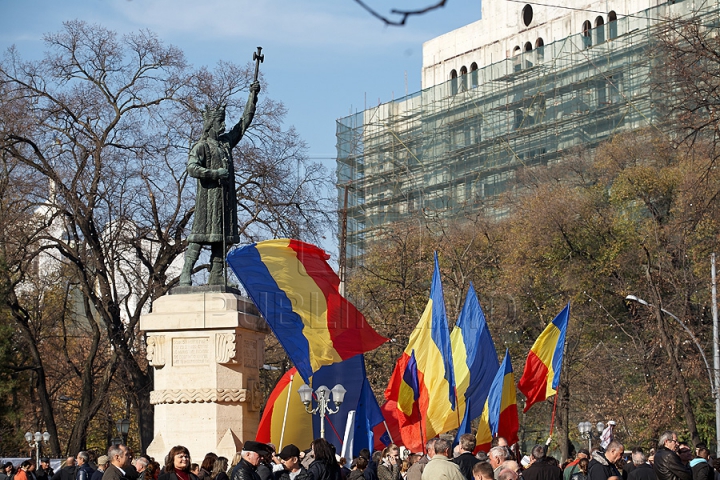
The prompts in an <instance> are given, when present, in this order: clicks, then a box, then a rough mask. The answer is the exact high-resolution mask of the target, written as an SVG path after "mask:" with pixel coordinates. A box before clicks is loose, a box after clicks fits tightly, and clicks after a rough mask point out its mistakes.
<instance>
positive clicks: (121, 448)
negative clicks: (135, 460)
mask: <svg viewBox="0 0 720 480" xmlns="http://www.w3.org/2000/svg"><path fill="white" fill-rule="evenodd" d="M107 456H108V459H109V461H110V465H108V466H107V468H106V469H105V473H103V476H102V480H126V478H127V477H126V476H125V470H126V469H127V467H128V465H130V457H128V450H127V447H126V446H125V445H111V446H110V448H108V453H107Z"/></svg>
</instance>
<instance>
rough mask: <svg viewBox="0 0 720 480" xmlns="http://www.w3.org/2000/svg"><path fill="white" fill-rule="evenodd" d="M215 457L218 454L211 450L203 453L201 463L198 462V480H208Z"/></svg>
mask: <svg viewBox="0 0 720 480" xmlns="http://www.w3.org/2000/svg"><path fill="white" fill-rule="evenodd" d="M217 458H218V456H217V455H215V454H214V453H212V452H210V453H208V454H207V455H205V458H204V459H203V461H202V464H200V473H199V474H198V480H210V478H211V476H212V475H211V473H210V472H212V471H213V468H214V467H215V462H216V461H217Z"/></svg>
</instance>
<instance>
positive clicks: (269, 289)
mask: <svg viewBox="0 0 720 480" xmlns="http://www.w3.org/2000/svg"><path fill="white" fill-rule="evenodd" d="M329 258H330V256H329V255H328V254H327V253H325V251H323V250H322V249H320V248H318V247H316V246H314V245H310V244H309V243H304V242H300V241H298V240H288V239H280V240H267V241H265V242H259V243H253V244H251V245H246V246H244V247H241V248H238V249H235V250H233V251H232V252H230V253H229V254H228V256H227V262H228V265H230V268H231V269H232V271H233V272H234V273H235V276H237V278H238V279H239V280H240V282H242V284H243V286H244V287H245V290H246V291H247V293H248V295H249V296H250V298H252V300H253V302H255V305H256V306H257V307H258V309H259V310H260V313H262V315H263V317H265V320H266V321H267V322H268V324H269V325H270V328H271V329H272V330H273V332H274V333H275V336H276V337H277V338H278V340H279V341H280V343H281V344H282V346H283V348H284V349H285V351H286V352H287V354H288V356H289V357H290V359H291V360H292V362H293V363H294V364H295V366H296V367H297V369H298V372H299V373H300V375H301V376H302V377H303V379H305V381H306V382H307V381H309V379H310V377H311V376H312V374H313V373H314V372H316V371H317V370H318V369H319V368H320V367H322V366H323V365H331V364H333V363H337V362H341V361H343V360H346V359H348V358H351V357H353V356H355V355H358V354H361V353H365V352H368V351H370V350H373V349H375V348H377V347H378V346H380V345H382V344H383V343H385V342H386V341H387V338H385V337H383V336H381V335H379V334H378V333H377V332H376V331H375V330H373V328H372V327H371V326H370V325H368V323H367V322H366V321H365V317H363V315H362V314H361V313H360V312H359V311H358V310H357V309H356V308H355V306H354V305H353V304H352V303H350V302H348V301H347V300H346V299H345V298H344V297H343V296H342V295H341V294H340V292H339V290H338V287H339V285H340V278H339V277H338V276H337V275H336V274H335V272H334V271H333V270H332V268H330V265H328V263H327V260H328V259H329Z"/></svg>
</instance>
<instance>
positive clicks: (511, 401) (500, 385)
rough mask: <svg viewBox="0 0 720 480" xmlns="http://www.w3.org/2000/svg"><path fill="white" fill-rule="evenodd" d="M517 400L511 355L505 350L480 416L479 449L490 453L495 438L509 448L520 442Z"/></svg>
mask: <svg viewBox="0 0 720 480" xmlns="http://www.w3.org/2000/svg"><path fill="white" fill-rule="evenodd" d="M519 429H520V422H519V421H518V411H517V398H516V395H515V378H514V376H513V369H512V363H511V362H510V352H509V351H508V350H505V358H504V359H503V362H502V364H501V365H500V368H499V369H498V370H497V373H496V374H495V378H494V379H493V381H492V386H491V387H490V392H489V393H488V397H487V400H486V401H485V407H484V408H483V411H482V415H480V423H478V431H477V436H476V447H475V448H476V449H477V450H482V451H484V452H488V451H490V446H491V445H492V439H493V437H498V436H500V437H503V438H505V439H506V440H507V442H508V445H512V444H514V443H515V442H517V441H518V435H517V433H518V430H519Z"/></svg>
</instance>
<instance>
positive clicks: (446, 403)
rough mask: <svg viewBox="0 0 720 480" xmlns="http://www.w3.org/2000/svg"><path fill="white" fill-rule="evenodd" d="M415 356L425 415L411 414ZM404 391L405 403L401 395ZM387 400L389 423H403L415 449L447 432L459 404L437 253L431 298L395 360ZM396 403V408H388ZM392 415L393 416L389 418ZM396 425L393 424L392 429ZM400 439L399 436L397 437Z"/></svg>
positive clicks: (408, 444)
mask: <svg viewBox="0 0 720 480" xmlns="http://www.w3.org/2000/svg"><path fill="white" fill-rule="evenodd" d="M413 353H414V358H415V361H416V363H417V382H418V388H419V391H420V395H419V397H418V401H417V403H418V408H419V411H420V412H421V415H420V417H421V419H420V420H419V421H418V419H417V418H416V417H415V416H414V415H408V413H409V412H410V410H409V409H408V403H406V402H407V401H408V399H411V398H412V397H411V396H408V393H409V392H412V391H413V387H412V386H411V385H409V384H408V383H407V381H406V380H412V378H413V376H412V375H410V374H408V363H410V361H411V359H412V358H413ZM401 392H404V393H403V400H402V402H403V403H402V404H401V400H400V395H401ZM385 399H386V400H387V403H386V404H385V405H384V406H383V412H384V413H385V415H386V419H387V420H388V423H395V424H397V425H398V427H399V433H400V436H401V437H402V438H401V439H402V442H401V443H402V444H403V445H405V447H406V448H408V449H410V450H411V451H413V452H417V451H420V450H422V449H423V444H424V440H425V439H427V438H433V437H435V436H436V435H438V434H440V433H442V432H444V429H443V427H444V425H445V421H446V417H447V412H448V411H452V410H454V409H455V407H456V389H455V376H454V374H453V364H452V351H451V349H450V333H449V328H448V323H447V316H446V314H445V303H444V299H443V293H442V284H441V283H440V267H439V265H438V260H437V254H435V272H434V273H433V279H432V286H431V288H430V300H429V301H428V304H427V306H426V307H425V311H424V312H423V314H422V317H420V321H419V322H418V324H417V326H416V327H415V330H413V332H412V334H411V335H410V340H409V342H408V346H407V347H406V348H405V352H404V353H403V354H402V356H401V357H400V358H399V359H398V361H397V363H396V364H395V370H394V371H393V374H392V377H391V378H390V382H389V383H388V386H387V389H385ZM393 405H395V406H396V408H394V409H393V408H388V406H390V407H392V406H393ZM388 416H392V417H393V418H388ZM392 430H393V428H392V427H391V432H392ZM394 440H395V441H396V442H397V441H398V439H394Z"/></svg>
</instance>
